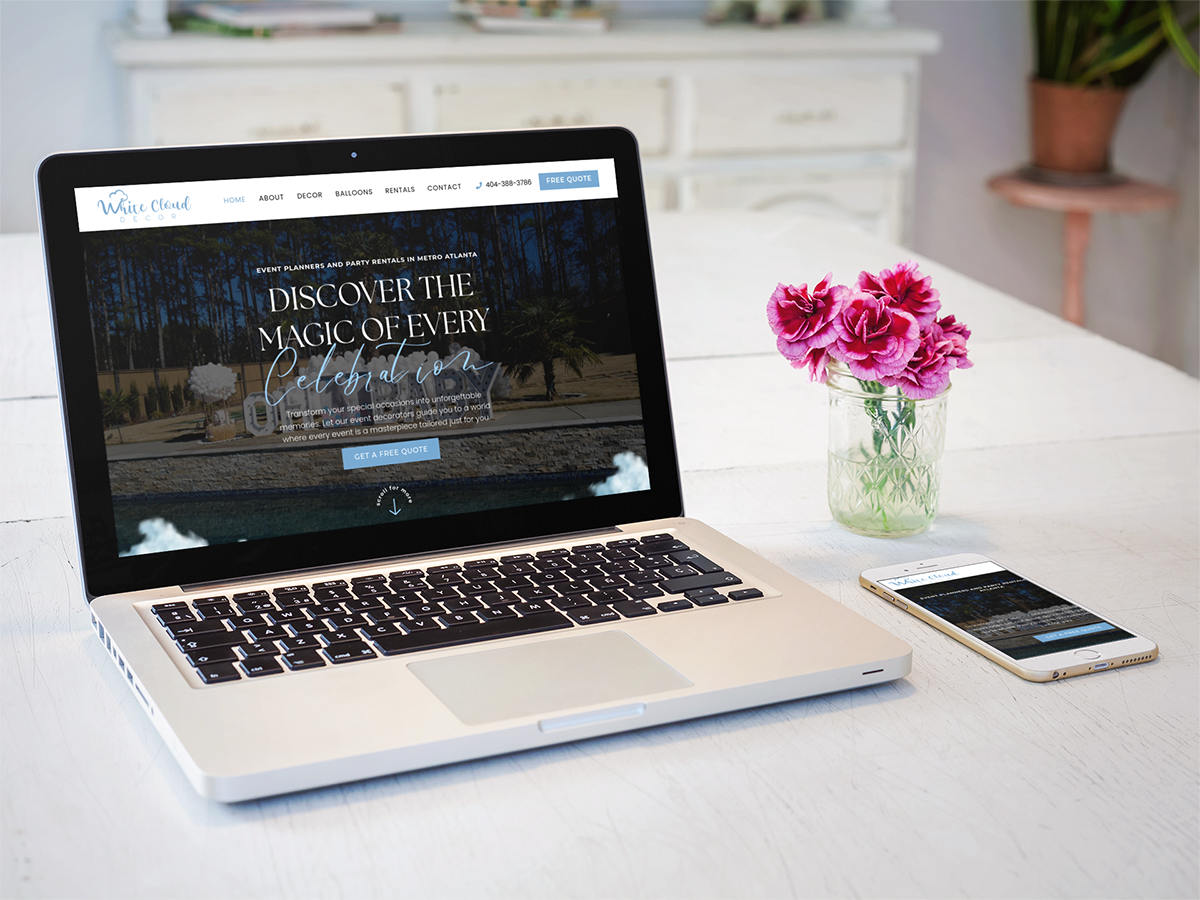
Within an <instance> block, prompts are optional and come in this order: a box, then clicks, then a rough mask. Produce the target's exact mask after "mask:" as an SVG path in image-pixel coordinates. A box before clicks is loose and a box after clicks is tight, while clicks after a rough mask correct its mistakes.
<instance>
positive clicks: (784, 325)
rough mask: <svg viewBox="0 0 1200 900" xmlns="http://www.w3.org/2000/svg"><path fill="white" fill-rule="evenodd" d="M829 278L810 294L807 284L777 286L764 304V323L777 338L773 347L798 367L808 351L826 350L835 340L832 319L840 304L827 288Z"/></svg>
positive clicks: (822, 281) (835, 333)
mask: <svg viewBox="0 0 1200 900" xmlns="http://www.w3.org/2000/svg"><path fill="white" fill-rule="evenodd" d="M832 277H833V273H832V272H830V273H829V274H828V275H826V276H825V277H824V278H823V279H822V280H821V281H820V282H818V283H817V284H815V285H813V288H812V290H811V291H810V290H809V289H808V285H807V284H802V285H800V286H799V287H792V286H791V285H785V284H780V285H779V286H778V287H776V288H775V291H774V292H773V293H772V294H771V299H770V300H768V301H767V322H769V323H770V325H771V330H772V331H773V332H775V334H776V335H777V337H776V339H775V343H776V346H778V347H779V352H780V353H782V354H783V355H784V356H785V357H786V358H787V360H788V361H789V362H791V363H792V365H794V366H796V367H797V368H800V366H799V365H797V362H801V363H802V361H803V360H804V359H805V357H806V356H807V354H808V352H809V351H810V350H812V349H814V348H820V347H826V346H828V345H829V344H831V343H832V342H833V340H834V338H836V337H837V332H836V331H835V330H834V328H833V319H834V317H835V316H836V315H837V312H838V309H839V308H840V304H839V302H838V300H837V296H836V295H835V294H833V293H832V292H831V291H830V289H829V280H830V279H831V278H832Z"/></svg>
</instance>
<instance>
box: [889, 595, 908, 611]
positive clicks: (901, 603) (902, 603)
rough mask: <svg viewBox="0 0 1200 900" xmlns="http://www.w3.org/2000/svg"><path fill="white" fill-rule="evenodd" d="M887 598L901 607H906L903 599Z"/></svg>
mask: <svg viewBox="0 0 1200 900" xmlns="http://www.w3.org/2000/svg"><path fill="white" fill-rule="evenodd" d="M888 599H889V600H891V601H892V602H893V603H895V604H896V605H897V606H898V607H900V608H901V609H908V604H907V603H905V602H904V601H903V600H897V599H896V598H895V597H888Z"/></svg>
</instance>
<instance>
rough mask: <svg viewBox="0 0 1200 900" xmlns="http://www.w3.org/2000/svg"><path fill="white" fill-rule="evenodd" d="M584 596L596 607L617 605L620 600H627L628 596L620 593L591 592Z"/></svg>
mask: <svg viewBox="0 0 1200 900" xmlns="http://www.w3.org/2000/svg"><path fill="white" fill-rule="evenodd" d="M584 596H585V597H587V599H588V600H590V601H591V602H592V603H595V604H596V605H597V606H604V605H606V604H608V603H619V602H621V601H622V600H628V599H629V595H628V594H626V593H623V592H622V591H592V592H591V593H590V594H584Z"/></svg>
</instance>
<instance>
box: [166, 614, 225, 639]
mask: <svg viewBox="0 0 1200 900" xmlns="http://www.w3.org/2000/svg"><path fill="white" fill-rule="evenodd" d="M223 631H225V623H224V622H222V621H221V620H220V619H204V620H203V621H201V622H196V621H191V622H180V623H179V624H178V625H168V626H167V634H169V635H170V636H171V640H173V641H177V640H179V639H180V638H181V637H187V636H188V635H190V634H213V633H217V632H223Z"/></svg>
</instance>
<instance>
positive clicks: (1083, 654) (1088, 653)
mask: <svg viewBox="0 0 1200 900" xmlns="http://www.w3.org/2000/svg"><path fill="white" fill-rule="evenodd" d="M1075 655H1076V656H1078V657H1079V658H1080V659H1099V658H1100V654H1099V652H1097V651H1095V650H1076V651H1075Z"/></svg>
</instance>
